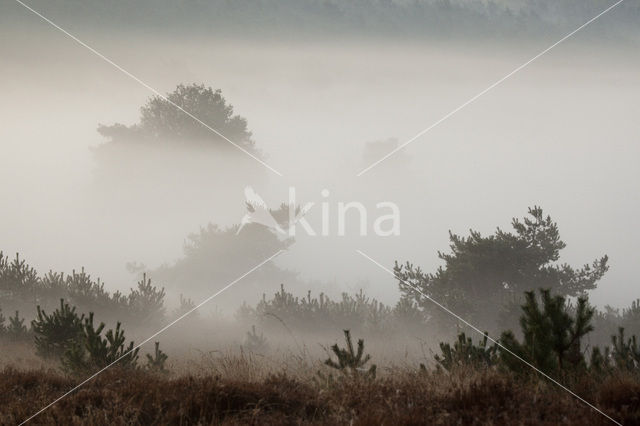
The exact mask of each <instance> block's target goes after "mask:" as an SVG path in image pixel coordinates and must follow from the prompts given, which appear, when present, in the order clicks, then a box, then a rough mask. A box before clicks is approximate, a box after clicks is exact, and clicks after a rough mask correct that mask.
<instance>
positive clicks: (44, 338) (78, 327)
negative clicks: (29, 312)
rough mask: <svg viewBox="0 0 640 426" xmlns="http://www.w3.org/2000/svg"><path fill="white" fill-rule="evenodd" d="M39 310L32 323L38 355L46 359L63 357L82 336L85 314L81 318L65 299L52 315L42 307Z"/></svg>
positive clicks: (61, 300)
mask: <svg viewBox="0 0 640 426" xmlns="http://www.w3.org/2000/svg"><path fill="white" fill-rule="evenodd" d="M37 310H38V317H37V318H36V319H35V320H33V321H32V322H31V328H32V329H33V332H34V333H35V345H36V352H37V354H38V355H40V356H43V357H46V358H51V357H60V356H62V355H63V354H64V353H65V352H66V351H67V350H68V349H69V348H70V347H71V346H73V344H74V342H76V340H77V339H78V338H79V337H80V336H81V335H82V320H83V319H84V314H83V315H80V316H79V315H78V314H77V313H76V308H75V306H74V307H73V308H72V307H70V306H69V304H67V303H64V300H63V299H60V307H59V308H58V309H56V310H55V311H54V312H53V313H52V314H51V315H47V313H46V312H45V311H44V310H42V309H41V308H40V306H38V307H37Z"/></svg>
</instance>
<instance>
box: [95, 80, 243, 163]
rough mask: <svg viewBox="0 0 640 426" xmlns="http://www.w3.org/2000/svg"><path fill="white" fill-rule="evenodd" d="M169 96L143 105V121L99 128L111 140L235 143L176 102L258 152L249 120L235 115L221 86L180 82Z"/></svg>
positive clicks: (219, 144)
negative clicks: (215, 88)
mask: <svg viewBox="0 0 640 426" xmlns="http://www.w3.org/2000/svg"><path fill="white" fill-rule="evenodd" d="M167 99H168V101H167V100H166V99H163V98H161V97H160V96H154V97H152V98H151V99H149V101H148V102H147V103H146V104H145V105H144V106H142V108H140V122H139V123H137V124H134V125H132V126H125V125H123V124H119V123H116V124H114V125H111V126H104V125H100V126H99V127H98V132H99V133H100V134H101V135H103V136H105V137H106V138H108V139H109V142H108V144H132V143H157V142H160V141H163V142H172V143H175V144H182V145H188V144H194V143H200V144H203V145H208V146H216V147H221V148H229V147H232V145H231V144H230V143H229V142H228V141H226V140H224V138H222V137H221V136H220V135H218V134H216V132H213V131H211V129H209V128H207V127H206V126H204V125H203V124H201V123H200V122H198V121H197V120H195V119H194V118H193V117H190V116H189V115H188V114H185V112H184V111H182V110H180V109H179V108H176V106H175V105H178V106H180V108H182V109H184V110H185V111H187V112H189V113H190V114H192V115H193V116H195V117H197V118H198V119H199V120H200V121H202V122H204V123H206V124H207V125H208V126H210V127H211V128H213V129H215V130H216V131H217V132H219V133H220V134H221V135H223V136H224V137H226V138H228V139H229V140H231V141H233V142H234V143H235V144H236V145H239V146H240V147H242V148H244V149H246V150H247V151H251V152H255V144H254V142H253V140H252V139H251V132H250V131H249V130H248V127H247V120H246V119H245V118H243V117H241V116H239V115H234V111H233V106H231V104H229V103H227V101H226V99H225V98H224V97H223V96H222V91H221V90H219V89H218V90H214V89H212V88H211V87H205V86H204V85H203V84H190V85H184V84H179V85H178V86H177V87H176V89H175V90H174V91H173V92H171V93H169V94H167ZM169 101H170V102H169ZM172 103H173V104H175V105H173V104H172Z"/></svg>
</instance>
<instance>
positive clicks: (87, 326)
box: [62, 312, 139, 374]
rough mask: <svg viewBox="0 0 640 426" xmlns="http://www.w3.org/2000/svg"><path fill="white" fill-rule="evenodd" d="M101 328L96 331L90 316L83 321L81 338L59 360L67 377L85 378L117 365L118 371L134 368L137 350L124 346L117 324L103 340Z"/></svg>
mask: <svg viewBox="0 0 640 426" xmlns="http://www.w3.org/2000/svg"><path fill="white" fill-rule="evenodd" d="M104 327H105V324H104V323H100V324H99V325H98V326H97V327H96V326H95V325H94V323H93V312H91V313H90V314H89V317H88V318H85V319H84V324H83V326H82V336H81V338H80V339H78V340H77V341H76V342H75V344H74V345H73V346H72V347H71V348H69V349H68V350H67V351H66V352H65V354H64V356H63V357H62V365H63V369H64V370H65V371H67V372H68V373H71V374H85V373H88V372H93V371H95V370H99V369H101V368H104V367H106V366H108V365H111V364H112V363H115V362H116V361H117V366H118V367H120V368H136V367H137V362H138V351H139V348H135V349H134V346H135V345H134V343H133V342H129V345H127V346H125V343H126V338H125V335H124V330H123V329H122V328H121V324H120V323H117V324H116V328H115V329H110V330H108V331H107V332H106V333H105V335H104V337H103V336H102V331H103V330H104Z"/></svg>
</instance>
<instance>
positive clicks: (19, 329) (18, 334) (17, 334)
mask: <svg viewBox="0 0 640 426" xmlns="http://www.w3.org/2000/svg"><path fill="white" fill-rule="evenodd" d="M6 334H7V337H8V338H9V340H11V341H13V342H19V341H25V340H27V339H29V330H28V329H27V326H26V325H24V318H20V313H19V311H16V314H15V315H14V316H12V317H9V325H8V326H7V329H6Z"/></svg>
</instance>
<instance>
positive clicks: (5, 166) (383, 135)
mask: <svg viewBox="0 0 640 426" xmlns="http://www.w3.org/2000/svg"><path fill="white" fill-rule="evenodd" d="M2 7H5V6H4V5H3V6H2ZM16 7H19V6H17V5H13V6H12V14H13V16H14V17H15V18H16V19H19V20H23V21H25V22H27V21H29V24H28V25H25V26H21V25H20V24H19V22H22V21H16V22H15V23H14V24H13V25H8V26H5V27H3V29H1V30H0V32H1V33H2V35H1V37H2V40H3V42H2V43H1V44H0V57H2V62H1V64H0V73H1V77H2V78H0V93H2V97H1V98H0V114H1V116H2V123H1V125H0V152H2V155H1V157H0V182H2V184H1V185H0V200H2V201H1V212H2V221H0V241H2V244H1V246H0V250H3V251H4V252H5V253H15V252H20V253H21V255H22V256H23V257H24V258H26V259H28V261H29V263H31V264H32V265H33V266H34V267H36V268H37V269H38V270H39V271H43V272H44V271H47V270H49V269H53V270H59V271H71V270H72V269H80V268H81V267H83V266H84V267H85V268H86V270H87V271H88V272H90V273H91V274H92V275H93V276H99V277H101V278H102V280H103V281H104V282H105V283H106V284H105V286H106V288H108V289H109V290H127V289H128V288H130V287H132V286H134V285H135V281H136V278H137V276H136V275H135V274H133V273H132V272H131V271H130V270H127V268H126V265H127V263H129V262H137V263H142V264H144V267H142V269H144V270H147V271H155V270H158V268H160V267H161V266H162V265H172V264H173V263H174V262H176V261H177V260H178V259H180V258H181V257H182V256H183V248H184V244H185V240H186V239H187V236H188V235H189V234H190V233H194V232H197V231H198V230H199V229H200V227H203V226H206V225H207V224H208V223H213V224H217V225H219V226H221V227H225V226H231V225H234V224H239V223H240V220H241V218H242V216H243V215H244V214H245V212H246V207H245V198H244V192H243V190H244V188H245V187H246V186H251V187H252V188H254V189H255V191H256V192H257V193H259V194H260V195H261V196H262V198H263V199H264V200H265V202H266V203H267V204H268V205H269V206H270V207H273V208H277V207H278V206H279V205H280V203H282V202H287V201H288V197H289V195H288V194H289V187H295V190H296V197H297V201H298V202H299V203H305V202H307V201H314V202H316V204H317V205H316V207H315V208H314V209H312V210H311V211H310V212H309V214H308V221H309V223H310V224H311V225H312V226H313V227H314V228H316V229H317V230H319V229H320V223H321V221H322V212H321V210H320V203H321V202H323V201H324V202H326V203H328V209H329V210H328V211H329V213H330V215H329V219H328V220H329V222H330V229H331V232H330V235H329V236H315V237H312V236H308V235H305V233H304V232H300V230H298V231H299V232H298V234H297V235H296V239H295V243H293V244H292V245H291V246H290V247H289V248H288V250H287V251H286V252H285V253H284V254H282V255H281V256H279V257H278V258H277V259H276V260H275V263H276V265H278V266H280V267H281V268H283V269H288V270H291V271H295V272H297V273H298V277H297V278H296V280H297V283H296V285H300V286H302V287H303V288H300V289H299V290H297V289H295V288H294V289H293V290H294V291H295V290H297V292H298V293H300V294H304V293H306V290H307V289H308V288H307V287H305V283H306V285H307V286H316V288H314V292H315V291H318V292H319V291H327V292H329V293H330V294H339V293H340V292H342V291H350V292H351V291H356V290H358V289H360V288H364V290H365V292H366V293H367V294H368V295H370V296H374V297H377V298H379V299H381V300H382V301H384V302H386V303H394V302H395V301H396V300H397V299H398V297H399V293H398V288H397V281H396V280H394V279H393V277H391V276H390V275H388V274H386V273H385V272H384V271H382V270H381V269H380V268H378V267H377V266H376V265H374V264H372V263H371V262H369V261H367V260H366V259H364V258H363V257H361V256H359V255H358V254H357V253H356V249H359V250H362V251H364V252H365V253H367V254H369V255H370V256H371V257H372V258H374V259H376V260H377V261H379V262H380V263H382V264H384V265H386V266H387V267H389V268H391V267H393V262H394V261H395V260H398V261H400V262H404V261H406V260H409V261H412V262H414V263H416V264H419V265H420V266H421V267H422V268H423V269H424V270H425V271H433V270H435V269H436V268H437V267H438V266H439V265H440V264H441V261H440V260H439V259H438V256H437V252H438V251H439V250H440V251H447V249H448V238H449V236H448V231H449V230H452V231H453V232H455V233H459V234H462V235H466V234H467V233H468V230H469V229H470V228H471V229H475V230H479V231H481V232H482V233H483V234H490V233H492V232H493V231H494V230H495V228H496V226H500V227H501V228H505V229H508V228H509V226H510V225H509V224H510V221H511V219H512V218H513V217H522V216H523V215H525V214H526V211H527V207H528V206H533V205H540V206H542V207H543V208H544V209H545V212H546V213H549V214H550V215H551V216H552V217H553V218H554V220H556V221H557V222H558V225H559V227H560V231H561V235H562V237H563V239H564V241H566V242H567V243H568V247H567V248H566V250H564V252H563V256H562V259H561V260H562V261H566V262H568V263H569V264H572V265H576V266H579V265H582V264H584V263H586V262H590V261H591V260H592V259H594V258H596V257H598V256H600V255H603V254H605V253H606V254H608V255H609V257H610V262H611V270H610V271H609V273H608V274H607V275H606V276H605V278H604V279H603V280H602V282H601V283H600V284H599V286H598V289H597V290H595V291H594V292H592V294H591V300H592V301H593V302H594V303H595V304H596V305H599V306H604V305H606V304H609V305H613V306H626V305H628V303H629V301H630V299H635V298H636V297H638V294H637V291H636V290H637V283H638V277H637V272H636V269H635V268H636V267H637V264H638V260H639V258H638V253H640V243H639V241H640V228H638V226H636V223H635V220H636V218H637V217H638V216H639V214H640V204H639V201H638V196H637V194H638V192H639V190H640V183H639V182H640V179H639V178H640V175H639V171H638V168H637V164H636V163H637V159H638V158H639V155H640V144H639V143H638V142H639V140H638V138H639V135H640V121H639V120H638V116H639V113H640V107H639V106H638V102H637V99H638V95H640V73H638V69H639V68H638V67H639V66H640V56H639V55H638V52H639V51H638V46H637V45H636V44H634V43H633V42H630V41H629V40H628V39H627V40H625V41H624V42H620V43H616V42H615V41H608V40H604V41H597V40H594V39H597V38H598V34H600V32H602V31H603V28H606V27H607V26H615V25H616V16H618V17H619V15H613V14H612V15H611V16H604V17H603V18H602V19H601V21H599V22H598V26H594V27H593V28H586V29H584V31H583V32H581V33H578V34H577V35H576V36H575V37H574V38H571V39H569V40H567V41H566V42H565V43H563V44H561V45H559V46H557V47H556V48H554V49H553V50H552V51H550V52H549V53H547V54H546V55H544V56H543V57H541V58H540V59H538V60H537V61H535V62H533V63H532V64H530V65H529V66H527V67H526V68H524V69H523V70H521V71H520V72H518V73H517V74H515V75H513V76H512V77H511V78H509V79H508V80H506V81H505V82H504V83H502V84H501V85H499V86H497V87H496V88H495V89H493V90H492V91H490V92H489V93H487V94H486V95H485V96H483V97H481V98H480V99H478V100H477V101H476V102H474V103H473V104H471V105H469V106H468V107H467V108H465V109H463V110H461V111H459V112H458V113H456V114H455V115H454V116H452V117H451V118H450V119H448V120H447V121H445V122H443V123H442V124H440V125H439V126H437V127H435V128H434V129H433V130H432V131H430V132H428V133H427V134H426V135H424V136H422V137H421V138H419V139H417V140H415V141H414V142H412V143H411V144H410V145H408V146H407V147H406V148H405V149H403V150H402V151H401V152H399V153H398V154H397V155H394V156H393V157H390V158H389V159H388V160H386V161H383V162H382V163H380V164H379V165H377V166H376V167H374V168H372V169H371V170H369V171H367V172H366V173H365V174H363V175H362V176H357V174H358V173H359V172H360V171H362V170H363V169H364V168H365V167H367V166H368V165H370V163H372V162H373V161H375V159H376V158H374V157H378V158H379V157H381V156H383V155H384V154H385V153H386V152H388V151H390V150H391V149H393V146H395V145H394V144H401V143H403V142H404V141H406V140H409V139H410V138H411V137H413V136H414V135H415V134H416V133H418V132H420V131H422V130H423V129H425V128H427V127H428V126H430V125H431V124H432V123H434V122H436V121H437V120H438V119H440V118H441V117H443V116H444V115H445V114H447V113H449V112H450V111H451V110H453V109H454V108H456V107H458V106H459V105H460V104H462V103H464V102H466V101H467V100H468V99H469V98H471V97H472V96H474V95H475V94H477V93H478V92H480V91H481V90H483V89H485V88H486V87H488V86H489V85H490V84H492V83H493V82H495V81H497V80H499V79H500V78H502V77H503V76H504V75H506V74H507V73H509V72H510V71H512V70H513V69H515V68H516V67H518V66H519V65H521V64H522V63H524V62H526V61H527V60H529V59H530V58H531V57H533V56H534V55H536V54H537V53H539V52H540V51H542V50H543V49H545V48H547V47H548V46H549V45H551V44H552V43H554V42H555V41H557V39H558V37H555V38H554V37H552V36H551V35H549V34H547V33H542V34H540V35H538V36H535V37H533V36H532V37H530V38H527V37H520V38H518V39H517V40H513V41H509V37H504V38H502V39H500V38H492V39H474V38H473V37H469V38H457V39H455V40H453V41H447V40H446V39H437V40H436V39H428V38H421V37H416V38H413V39H412V38H410V37H409V38H404V39H382V38H379V37H366V36H361V37H345V38H343V39H340V38H339V37H334V36H332V37H326V38H323V37H321V36H316V37H311V36H309V35H307V36H305V37H302V38H300V39H296V37H265V38H264V39H261V38H260V37H253V38H249V37H233V36H226V37H222V36H219V35H211V36H207V35H206V34H202V33H197V34H195V33H185V34H180V35H177V36H175V35H167V34H163V32H162V31H161V30H158V29H152V30H139V31H129V30H127V31H122V32H120V31H118V32H116V31H113V32H109V31H105V30H104V28H101V29H100V30H92V29H91V28H90V26H89V25H86V24H85V25H81V24H78V23H77V21H73V20H71V19H65V17H64V15H62V14H60V13H58V14H57V15H56V18H57V19H56V22H59V23H60V25H62V26H63V27H66V28H68V29H69V30H70V31H72V32H73V33H74V35H76V36H77V37H78V38H80V39H81V40H83V41H84V42H86V43H88V44H89V45H90V46H92V47H93V48H95V49H96V50H97V51H99V52H101V53H102V54H104V55H105V56H107V57H108V58H110V59H111V60H113V61H114V62H115V63H117V64H118V65H120V66H121V67H123V68H124V69H126V70H127V71H129V72H130V73H132V74H134V75H135V76H136V77H138V78H140V79H141V80H143V81H144V82H145V83H146V84H148V85H149V86H151V87H153V88H155V89H157V90H158V91H159V92H161V93H168V92H171V91H173V90H174V89H175V87H176V86H177V85H178V84H180V83H184V84H190V83H198V84H200V83H202V84H204V85H205V86H211V87H212V88H214V89H221V91H222V94H223V96H224V97H225V98H226V100H227V101H228V102H230V103H231V104H232V105H233V107H234V113H235V114H239V115H241V116H242V117H244V118H246V119H247V121H248V128H249V130H250V131H251V132H252V133H253V137H252V138H253V140H254V141H255V144H256V148H257V149H259V150H260V151H261V152H262V153H264V157H263V158H264V160H265V162H266V163H267V164H268V165H269V166H271V167H272V168H274V169H276V170H277V171H279V172H280V173H281V174H282V176H278V175H277V174H276V173H273V172H272V171H270V170H268V169H267V168H265V167H264V166H263V165H261V164H260V163H259V162H257V161H254V160H252V159H251V158H248V157H247V156H243V154H240V155H237V154H231V153H230V152H227V153H221V154H219V155H217V154H212V153H207V154H203V153H201V152H198V151H194V149H193V148H185V149H178V148H175V149H172V150H171V151H169V152H164V153H156V154H154V153H145V152H132V153H131V155H130V156H128V157H126V158H120V159H116V160H117V161H116V162H115V164H116V167H115V168H112V169H111V170H110V171H108V172H105V173H106V175H105V174H104V173H103V174H101V172H100V170H99V165H98V164H97V162H96V155H95V149H96V147H98V146H100V145H101V144H103V143H105V142H107V140H106V139H105V138H104V137H103V136H101V135H100V134H98V132H97V131H96V128H97V127H98V125H99V124H105V125H112V124H114V123H123V124H125V125H132V124H134V123H137V122H138V120H139V116H140V111H139V110H140V107H141V106H142V105H144V104H145V103H146V102H147V100H148V99H149V98H150V97H151V96H152V95H153V93H151V92H150V91H149V90H148V89H147V88H145V87H143V86H141V85H140V84H138V83H137V82H135V81H134V80H132V79H131V78H130V77H128V76H126V75H124V74H123V73H122V72H120V71H118V70H117V69H115V68H114V67H113V66H111V65H109V64H108V63H106V62H104V61H103V60H101V59H100V58H98V57H97V56H96V55H94V54H93V53H91V52H89V51H88V50H87V49H85V48H83V47H82V46H80V45H78V44H77V43H75V42H74V41H73V40H71V39H70V38H68V37H67V36H65V35H64V34H62V33H60V32H59V31H57V30H56V29H54V28H52V27H51V26H48V25H47V24H46V23H44V22H42V21H39V22H38V19H39V18H38V17H36V16H35V15H33V14H29V13H28V11H26V10H24V11H22V13H20V12H18V11H16V10H15V8H16ZM51 12H52V13H53V12H54V10H53V9H52V10H51ZM54 14H55V13H54ZM74 30H77V31H74ZM174 30H175V29H174ZM381 141H382V142H381ZM385 141H386V142H385ZM376 143H378V145H377V146H378V148H376ZM372 147H373V148H372ZM380 147H382V148H380ZM371 152H374V153H376V155H373V154H371ZM378 152H382V153H381V154H380V155H378V154H377V153H378ZM367 153H369V154H367ZM372 158H373V160H372ZM138 163H139V167H137V164H138ZM324 189H327V190H329V195H328V196H327V197H323V196H322V195H321V191H322V190H324ZM349 201H358V202H362V203H363V204H364V205H365V206H366V207H367V211H368V215H369V217H368V229H369V231H370V232H369V235H368V236H366V237H362V236H359V235H358V229H359V223H358V221H357V218H356V217H355V216H350V217H349V220H348V221H347V224H346V228H347V235H346V236H337V235H336V234H335V229H336V226H337V222H338V216H337V204H338V203H339V202H349ZM381 201H391V202H394V203H396V204H397V205H398V207H399V209H400V220H401V224H400V233H399V235H397V236H387V237H382V236H376V235H373V233H372V232H371V229H372V224H373V221H374V220H375V218H376V217H378V215H379V213H378V211H377V210H376V208H375V204H376V203H378V202H381ZM237 256H238V257H242V253H238V254H237ZM268 256H269V255H268V254H265V256H264V258H265V259H266V258H267V257H268ZM257 263H258V262H254V264H257ZM129 269H131V268H129ZM142 269H141V270H142ZM243 272H244V271H239V272H238V273H237V274H235V275H233V274H232V275H230V276H229V277H228V279H227V278H225V279H226V280H223V279H222V278H220V277H217V278H216V279H212V281H211V284H210V290H211V291H210V292H209V293H214V292H215V291H217V290H218V289H219V288H222V287H223V286H225V285H227V284H228V283H229V282H230V281H231V280H233V279H234V278H237V277H238V276H240V275H241V274H242V273H243ZM151 277H152V279H153V278H154V276H153V273H151ZM225 277H226V275H225ZM156 284H159V285H164V284H165V283H163V282H162V281H159V282H157V283H156ZM279 284H280V283H279V282H272V283H265V284H264V286H263V287H260V286H257V287H252V289H253V290H252V291H255V294H254V293H252V295H253V296H255V299H257V298H259V297H260V296H261V293H262V290H264V291H266V292H268V293H270V292H271V291H272V290H273V289H276V288H277V286H278V285H279ZM285 284H287V283H285ZM242 286H243V281H240V282H238V283H237V284H236V285H235V287H233V288H230V289H229V290H228V292H227V294H226V295H225V299H221V300H214V301H213V302H212V305H217V306H218V307H220V306H222V307H224V306H234V307H235V306H239V305H240V304H241V302H242V301H243V299H247V298H250V297H252V295H248V293H247V292H243V291H237V290H240V288H241V287H242ZM167 290H168V293H169V294H170V295H171V296H172V297H174V298H175V297H176V295H177V294H179V293H183V294H185V295H188V296H192V297H193V298H194V300H195V301H196V302H197V301H199V300H200V299H202V298H204V297H206V296H207V295H208V292H207V291H205V290H206V289H202V288H201V287H199V288H197V289H196V288H190V283H189V282H182V283H181V284H180V286H179V287H178V288H176V287H175V286H173V287H170V286H167ZM222 300H224V301H222Z"/></svg>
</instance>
